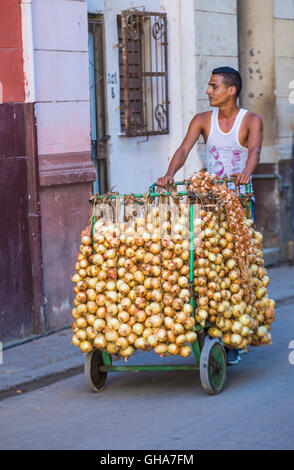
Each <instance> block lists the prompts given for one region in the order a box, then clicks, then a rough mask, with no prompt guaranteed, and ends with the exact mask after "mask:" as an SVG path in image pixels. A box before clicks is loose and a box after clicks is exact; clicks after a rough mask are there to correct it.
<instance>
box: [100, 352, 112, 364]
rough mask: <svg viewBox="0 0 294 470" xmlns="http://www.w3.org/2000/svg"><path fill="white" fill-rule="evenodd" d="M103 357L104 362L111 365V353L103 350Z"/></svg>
mask: <svg viewBox="0 0 294 470" xmlns="http://www.w3.org/2000/svg"><path fill="white" fill-rule="evenodd" d="M102 357H103V362H104V364H105V365H106V366H111V358H110V355H109V354H108V353H107V352H105V351H102Z"/></svg>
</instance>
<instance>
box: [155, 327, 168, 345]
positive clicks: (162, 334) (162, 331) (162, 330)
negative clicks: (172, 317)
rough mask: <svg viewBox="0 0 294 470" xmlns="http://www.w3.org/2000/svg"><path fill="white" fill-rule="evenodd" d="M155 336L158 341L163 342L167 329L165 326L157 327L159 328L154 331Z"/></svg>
mask: <svg viewBox="0 0 294 470" xmlns="http://www.w3.org/2000/svg"><path fill="white" fill-rule="evenodd" d="M156 336H157V338H158V341H159V342H160V343H163V342H164V341H166V340H167V331H166V329H165V328H159V330H158V331H157V332H156Z"/></svg>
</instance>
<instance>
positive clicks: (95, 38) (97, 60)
mask: <svg viewBox="0 0 294 470" xmlns="http://www.w3.org/2000/svg"><path fill="white" fill-rule="evenodd" d="M88 24H89V78H90V80H89V81H90V107H91V155H92V160H93V164H94V166H95V168H96V173H97V178H96V181H94V183H93V193H94V194H96V193H100V194H103V193H105V192H107V191H108V157H107V153H108V152H107V141H108V139H109V138H110V136H109V135H107V118H106V88H105V57H104V51H105V35H104V17H103V15H92V14H89V17H88Z"/></svg>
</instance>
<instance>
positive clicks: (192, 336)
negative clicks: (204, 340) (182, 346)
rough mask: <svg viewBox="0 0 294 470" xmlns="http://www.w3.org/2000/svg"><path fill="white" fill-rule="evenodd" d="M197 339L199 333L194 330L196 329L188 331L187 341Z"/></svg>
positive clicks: (192, 341)
mask: <svg viewBox="0 0 294 470" xmlns="http://www.w3.org/2000/svg"><path fill="white" fill-rule="evenodd" d="M196 340H197V334H196V333H195V332H194V331H188V333H186V341H187V342H188V343H191V344H192V343H194V342H195V341H196Z"/></svg>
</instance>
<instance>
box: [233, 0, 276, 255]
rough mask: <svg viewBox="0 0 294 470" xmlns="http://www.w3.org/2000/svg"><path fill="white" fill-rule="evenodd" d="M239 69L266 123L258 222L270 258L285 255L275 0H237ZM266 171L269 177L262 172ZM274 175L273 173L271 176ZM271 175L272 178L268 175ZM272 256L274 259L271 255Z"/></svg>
mask: <svg viewBox="0 0 294 470" xmlns="http://www.w3.org/2000/svg"><path fill="white" fill-rule="evenodd" d="M238 40H239V61H240V62H239V64H240V65H239V70H240V73H241V76H242V79H243V90H242V93H241V97H240V103H241V106H242V107H243V108H246V109H248V110H249V111H251V112H254V113H257V114H259V115H260V116H261V117H262V118H263V123H264V139H263V146H262V152H261V159H260V163H259V165H258V167H257V169H256V171H255V173H256V174H258V173H259V179H256V180H254V192H255V197H256V224H257V227H258V229H259V230H260V231H261V232H262V233H263V235H264V246H265V248H266V249H267V250H269V253H271V255H270V256H269V259H268V261H269V262H271V261H276V260H277V258H281V257H283V254H282V251H283V250H281V247H283V243H282V239H281V233H280V232H281V230H280V228H281V223H280V193H279V184H278V179H277V178H275V177H273V176H272V175H273V174H274V173H278V160H279V154H278V151H277V146H276V134H277V133H276V124H275V118H276V100H275V50H274V15H273V0H262V1H258V2H257V1H256V0H238ZM263 174H267V175H268V176H267V179H266V178H264V177H263V176H262V175H263ZM269 175H271V176H269ZM268 178H270V179H268ZM271 256H272V260H271V259H270V258H271Z"/></svg>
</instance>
